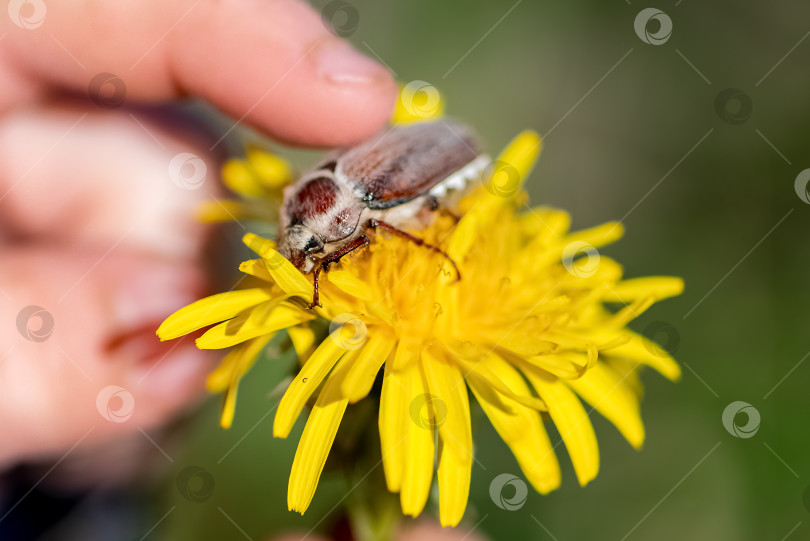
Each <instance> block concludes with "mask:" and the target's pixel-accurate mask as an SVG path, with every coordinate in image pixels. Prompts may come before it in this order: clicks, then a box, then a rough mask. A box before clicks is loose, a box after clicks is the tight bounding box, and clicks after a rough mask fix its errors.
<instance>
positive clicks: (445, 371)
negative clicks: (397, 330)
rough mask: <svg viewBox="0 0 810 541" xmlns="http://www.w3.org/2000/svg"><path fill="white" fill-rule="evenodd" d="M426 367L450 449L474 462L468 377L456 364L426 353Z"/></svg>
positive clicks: (441, 430)
mask: <svg viewBox="0 0 810 541" xmlns="http://www.w3.org/2000/svg"><path fill="white" fill-rule="evenodd" d="M422 366H423V368H424V373H425V376H426V378H427V382H428V388H429V393H430V394H431V395H434V396H436V397H437V398H438V400H433V403H434V414H435V415H436V421H435V424H436V427H437V428H438V429H439V436H440V437H441V438H442V440H443V441H444V442H445V446H446V447H447V448H448V450H449V451H450V452H453V453H455V454H456V455H457V456H458V457H459V458H460V459H463V460H467V459H469V461H470V464H472V452H473V449H472V432H471V430H470V404H469V402H468V399H467V386H466V385H465V384H464V377H463V376H462V375H461V372H460V371H459V369H458V368H457V367H456V365H454V364H450V363H449V362H447V361H446V360H445V359H443V358H441V359H440V358H438V357H436V356H434V355H433V354H432V353H431V352H429V351H423V352H422Z"/></svg>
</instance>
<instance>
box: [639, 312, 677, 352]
mask: <svg viewBox="0 0 810 541" xmlns="http://www.w3.org/2000/svg"><path fill="white" fill-rule="evenodd" d="M644 336H646V337H647V338H649V339H650V341H648V342H645V343H644V345H645V347H646V348H647V351H649V352H650V353H652V354H653V355H655V356H657V357H669V356H670V355H674V354H675V353H676V352H677V351H678V346H680V344H681V333H679V332H678V329H676V328H675V327H673V326H672V324H671V323H667V322H666V321H653V322H652V323H650V324H649V325H647V326H646V327H645V328H644Z"/></svg>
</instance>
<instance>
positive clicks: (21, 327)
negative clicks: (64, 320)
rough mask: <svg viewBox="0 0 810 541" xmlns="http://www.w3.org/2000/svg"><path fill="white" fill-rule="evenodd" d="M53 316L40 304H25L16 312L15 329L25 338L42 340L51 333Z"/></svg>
mask: <svg viewBox="0 0 810 541" xmlns="http://www.w3.org/2000/svg"><path fill="white" fill-rule="evenodd" d="M53 324H54V321H53V316H52V315H51V313H50V312H48V311H47V310H45V309H44V308H43V307H41V306H35V305H33V304H32V305H30V306H26V307H25V308H23V309H22V310H20V312H19V313H18V314H17V331H19V333H20V334H21V335H22V337H23V338H25V339H26V340H30V341H31V342H44V341H45V340H47V339H48V338H50V337H51V334H53Z"/></svg>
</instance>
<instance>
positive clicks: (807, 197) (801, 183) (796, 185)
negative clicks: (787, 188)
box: [793, 169, 810, 205]
mask: <svg viewBox="0 0 810 541" xmlns="http://www.w3.org/2000/svg"><path fill="white" fill-rule="evenodd" d="M808 184H810V169H805V170H804V171H802V172H800V173H799V174H798V175H796V180H795V181H794V182H793V189H794V190H796V195H798V196H799V199H801V200H802V201H803V202H804V203H807V204H808V205H810V190H808V189H807V185H808Z"/></svg>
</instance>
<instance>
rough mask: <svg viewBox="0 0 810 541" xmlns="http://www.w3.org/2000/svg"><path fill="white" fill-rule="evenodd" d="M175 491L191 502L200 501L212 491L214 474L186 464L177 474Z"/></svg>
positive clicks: (205, 498) (208, 496) (207, 497)
mask: <svg viewBox="0 0 810 541" xmlns="http://www.w3.org/2000/svg"><path fill="white" fill-rule="evenodd" d="M175 486H176V487H177V492H179V493H180V495H181V496H182V497H183V498H185V499H187V500H188V501H190V502H192V503H202V502H204V501H206V500H208V499H209V498H210V497H211V494H213V493H214V486H215V483H214V476H213V475H211V472H209V471H208V470H206V469H204V468H201V467H199V466H186V467H185V468H183V469H182V470H180V473H178V474H177V480H176V481H175Z"/></svg>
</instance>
